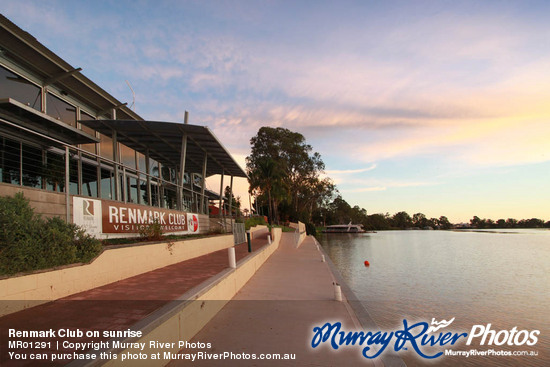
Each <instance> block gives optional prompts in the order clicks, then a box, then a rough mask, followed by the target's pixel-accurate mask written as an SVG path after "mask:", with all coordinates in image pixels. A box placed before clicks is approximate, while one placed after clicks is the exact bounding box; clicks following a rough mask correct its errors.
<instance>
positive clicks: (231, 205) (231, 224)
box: [229, 175, 236, 232]
mask: <svg viewBox="0 0 550 367" xmlns="http://www.w3.org/2000/svg"><path fill="white" fill-rule="evenodd" d="M230 177H231V179H230V180H229V224H230V226H231V232H233V175H231V176H230ZM235 209H236V208H235Z"/></svg>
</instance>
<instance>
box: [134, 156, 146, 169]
mask: <svg viewBox="0 0 550 367" xmlns="http://www.w3.org/2000/svg"><path fill="white" fill-rule="evenodd" d="M136 153H137V160H138V169H139V170H140V171H141V172H147V167H146V165H145V155H144V154H141V153H140V152H136Z"/></svg>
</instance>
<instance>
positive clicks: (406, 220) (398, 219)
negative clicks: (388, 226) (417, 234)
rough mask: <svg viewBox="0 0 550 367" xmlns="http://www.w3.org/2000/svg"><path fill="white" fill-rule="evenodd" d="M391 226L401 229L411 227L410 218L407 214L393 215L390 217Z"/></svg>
mask: <svg viewBox="0 0 550 367" xmlns="http://www.w3.org/2000/svg"><path fill="white" fill-rule="evenodd" d="M392 220H393V226H394V227H397V228H401V229H405V228H409V227H411V226H412V219H411V216H410V215H409V214H408V213H407V212H399V213H395V214H394V215H393V217H392Z"/></svg>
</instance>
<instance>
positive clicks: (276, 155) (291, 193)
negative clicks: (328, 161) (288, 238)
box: [246, 126, 334, 220]
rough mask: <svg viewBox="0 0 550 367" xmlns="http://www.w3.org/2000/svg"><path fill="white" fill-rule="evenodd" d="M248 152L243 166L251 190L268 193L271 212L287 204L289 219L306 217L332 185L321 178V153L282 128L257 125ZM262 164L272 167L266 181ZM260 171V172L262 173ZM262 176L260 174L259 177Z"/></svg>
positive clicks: (297, 135)
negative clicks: (249, 151)
mask: <svg viewBox="0 0 550 367" xmlns="http://www.w3.org/2000/svg"><path fill="white" fill-rule="evenodd" d="M250 144H251V146H252V148H251V153H250V155H249V156H248V157H246V168H247V172H248V175H249V182H250V186H251V190H256V189H259V191H260V192H262V193H266V194H267V195H268V196H272V195H273V194H274V193H276V194H277V195H276V196H275V197H274V198H271V197H270V198H268V201H269V202H270V206H271V205H273V206H274V208H273V211H277V209H278V207H279V205H277V204H278V203H282V202H286V203H290V206H285V208H290V212H285V213H282V214H285V215H286V216H289V217H292V218H293V219H302V220H308V219H309V218H310V217H311V212H312V210H313V208H314V206H315V205H316V203H318V202H319V201H320V200H321V199H320V197H322V196H325V195H328V194H330V195H331V192H332V190H333V189H334V185H332V184H331V182H330V180H328V179H322V178H321V174H322V173H323V170H324V168H325V165H324V163H323V161H322V160H321V156H320V154H319V153H317V152H313V148H312V147H311V145H309V144H307V143H306V139H305V137H304V136H303V135H302V134H300V133H297V132H293V131H290V130H288V129H285V128H281V127H277V128H272V127H267V126H264V127H262V128H260V130H259V131H258V133H257V135H256V136H254V137H253V138H252V139H250ZM266 165H268V166H269V165H271V166H273V168H274V169H273V172H275V173H276V174H275V175H273V174H271V177H270V178H269V180H268V181H265V179H266V178H267V177H266V175H267V174H268V173H270V170H266V169H267V168H268V167H266ZM262 171H263V173H262ZM262 176H263V177H262Z"/></svg>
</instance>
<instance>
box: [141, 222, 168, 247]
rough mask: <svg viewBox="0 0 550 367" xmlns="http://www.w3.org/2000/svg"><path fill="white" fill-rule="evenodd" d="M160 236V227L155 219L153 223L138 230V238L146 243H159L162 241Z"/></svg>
mask: <svg viewBox="0 0 550 367" xmlns="http://www.w3.org/2000/svg"><path fill="white" fill-rule="evenodd" d="M162 234H163V233H162V226H161V224H160V222H159V220H158V219H156V218H155V220H154V221H153V223H149V224H146V225H143V226H141V228H140V229H139V235H140V237H141V238H143V239H145V240H147V241H160V240H162Z"/></svg>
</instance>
